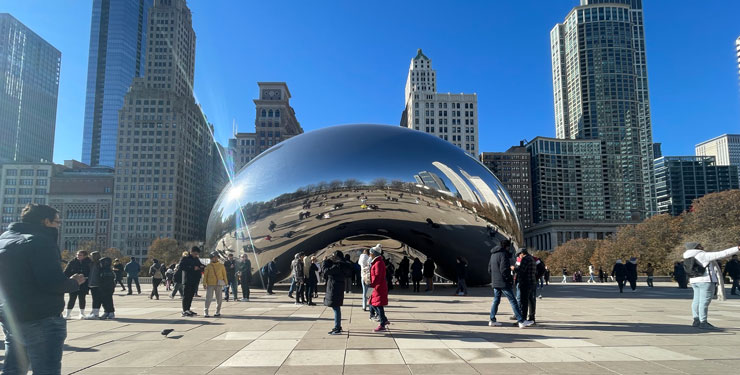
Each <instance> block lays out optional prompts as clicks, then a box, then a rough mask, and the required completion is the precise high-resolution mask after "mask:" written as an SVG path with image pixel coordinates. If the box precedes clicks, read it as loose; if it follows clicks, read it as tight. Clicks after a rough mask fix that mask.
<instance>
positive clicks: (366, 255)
mask: <svg viewBox="0 0 740 375" xmlns="http://www.w3.org/2000/svg"><path fill="white" fill-rule="evenodd" d="M375 246H377V247H378V248H380V244H378V245H375ZM357 262H358V263H359V264H360V277H361V279H362V311H367V289H368V287H369V286H370V249H364V250H363V251H362V254H360V259H359V260H358V261H357Z"/></svg>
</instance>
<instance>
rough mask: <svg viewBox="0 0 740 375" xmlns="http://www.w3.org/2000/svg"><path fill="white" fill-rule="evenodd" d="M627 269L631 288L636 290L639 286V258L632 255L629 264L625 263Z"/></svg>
mask: <svg viewBox="0 0 740 375" xmlns="http://www.w3.org/2000/svg"><path fill="white" fill-rule="evenodd" d="M624 269H625V271H626V277H627V281H628V282H629V283H630V288H631V289H632V291H633V292H634V291H635V288H637V258H635V257H632V258H630V261H629V262H627V264H625V265H624Z"/></svg>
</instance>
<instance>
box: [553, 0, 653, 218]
mask: <svg viewBox="0 0 740 375" xmlns="http://www.w3.org/2000/svg"><path fill="white" fill-rule="evenodd" d="M550 41H551V56H552V75H553V92H554V105H555V128H556V136H557V138H563V139H592V140H599V141H600V142H601V143H602V153H603V158H604V160H603V162H604V170H603V172H604V184H605V189H604V196H603V200H604V205H605V209H606V211H607V216H606V218H605V219H606V220H610V221H617V222H639V221H641V220H643V219H645V218H646V217H648V216H649V215H651V214H653V213H655V211H656V204H655V191H654V181H655V179H654V175H653V166H652V163H653V141H652V127H651V123H650V103H649V92H648V79H647V63H646V57H645V56H646V54H645V36H644V29H643V11H642V2H641V1H640V0H581V5H580V6H577V7H575V8H573V10H571V12H570V13H569V14H568V15H567V16H566V18H565V21H564V22H563V23H561V24H557V25H556V26H555V27H554V28H553V29H552V31H551V32H550Z"/></svg>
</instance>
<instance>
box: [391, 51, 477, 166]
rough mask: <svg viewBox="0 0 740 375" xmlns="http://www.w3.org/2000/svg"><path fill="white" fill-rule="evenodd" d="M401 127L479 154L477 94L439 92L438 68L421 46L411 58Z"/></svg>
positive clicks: (474, 154) (469, 152)
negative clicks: (434, 66) (432, 136)
mask: <svg viewBox="0 0 740 375" xmlns="http://www.w3.org/2000/svg"><path fill="white" fill-rule="evenodd" d="M404 94H405V97H404V104H405V107H404V110H403V114H402V115H401V126H403V127H406V128H409V129H415V130H420V131H423V132H426V133H429V134H432V135H434V136H437V137H439V138H441V139H444V140H445V141H449V142H450V143H452V144H454V145H455V146H457V147H460V148H461V149H463V150H465V152H467V153H468V154H470V155H471V156H473V157H475V158H477V157H478V96H477V95H476V94H451V93H446V94H445V93H438V92H437V71H436V70H434V69H432V60H431V59H429V58H428V57H427V56H426V55H424V54H423V53H422V52H421V49H419V50H418V51H417V53H416V56H415V57H414V58H413V59H411V64H410V65H409V73H408V76H407V78H406V89H405V91H404Z"/></svg>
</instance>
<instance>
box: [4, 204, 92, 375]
mask: <svg viewBox="0 0 740 375" xmlns="http://www.w3.org/2000/svg"><path fill="white" fill-rule="evenodd" d="M60 224H61V219H60V217H59V213H58V211H57V210H56V209H54V208H52V207H50V206H46V205H39V204H29V205H27V206H26V207H24V208H23V210H22V211H21V222H20V223H12V224H10V226H8V229H7V230H6V231H5V232H4V233H3V234H2V235H0V295H2V296H3V298H2V299H0V326H2V329H3V332H4V333H5V355H4V361H3V369H2V372H3V373H4V374H25V373H27V372H28V368H29V365H30V367H32V368H33V373H34V374H61V370H62V352H63V347H64V340H65V338H66V337H67V322H66V321H65V320H64V318H63V317H62V311H63V310H64V294H65V293H69V292H74V291H76V290H77V289H78V288H79V285H80V284H82V283H83V282H85V276H83V275H82V274H79V273H78V274H75V275H73V276H72V277H69V278H68V277H66V276H65V275H64V272H62V269H61V267H60V264H61V261H62V259H61V257H60V255H59V254H60V251H59V247H57V240H58V236H59V225H60ZM11 323H12V324H11Z"/></svg>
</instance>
